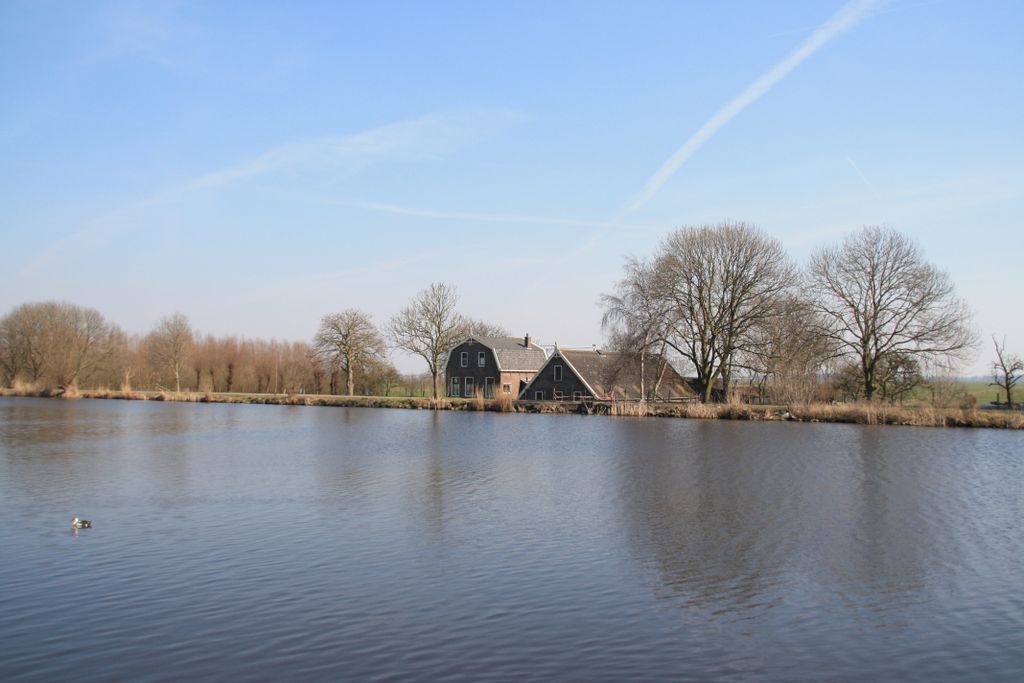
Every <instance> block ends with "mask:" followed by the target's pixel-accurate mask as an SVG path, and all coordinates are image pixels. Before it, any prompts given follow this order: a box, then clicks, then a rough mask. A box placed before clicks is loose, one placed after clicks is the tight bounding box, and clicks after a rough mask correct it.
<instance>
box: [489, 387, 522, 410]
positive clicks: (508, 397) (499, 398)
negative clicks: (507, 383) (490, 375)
mask: <svg viewBox="0 0 1024 683" xmlns="http://www.w3.org/2000/svg"><path fill="white" fill-rule="evenodd" d="M490 409H491V410H492V411H494V412H496V413H514V412H515V411H516V407H515V403H513V399H512V394H506V393H505V392H504V391H500V392H498V393H497V394H496V395H495V397H494V398H493V399H491V404H490Z"/></svg>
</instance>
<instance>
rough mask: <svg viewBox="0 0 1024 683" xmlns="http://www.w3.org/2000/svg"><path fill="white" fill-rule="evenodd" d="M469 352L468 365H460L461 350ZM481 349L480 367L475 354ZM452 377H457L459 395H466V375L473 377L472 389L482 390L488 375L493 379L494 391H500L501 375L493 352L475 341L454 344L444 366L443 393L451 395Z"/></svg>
mask: <svg viewBox="0 0 1024 683" xmlns="http://www.w3.org/2000/svg"><path fill="white" fill-rule="evenodd" d="M463 351H467V352H469V366H468V367H465V368H464V367H462V361H461V358H462V352H463ZM481 351H483V352H484V354H485V356H484V358H485V360H484V366H483V367H480V366H479V365H478V363H477V354H478V353H479V352H481ZM452 377H458V378H459V396H465V395H466V377H472V378H473V386H474V390H475V389H479V390H480V391H483V389H484V380H485V379H486V378H487V377H490V378H492V379H493V380H494V387H495V389H494V392H495V394H497V393H498V392H499V391H501V377H500V373H499V372H498V363H497V361H496V360H495V358H494V352H493V351H491V349H490V348H489V347H487V346H484V345H483V344H481V343H480V342H477V341H472V340H471V341H465V342H463V343H461V344H459V345H458V346H456V347H455V348H454V349H453V350H452V352H451V355H449V356H448V364H447V365H446V366H445V373H444V380H445V394H446V395H448V396H451V395H452V392H451V389H452Z"/></svg>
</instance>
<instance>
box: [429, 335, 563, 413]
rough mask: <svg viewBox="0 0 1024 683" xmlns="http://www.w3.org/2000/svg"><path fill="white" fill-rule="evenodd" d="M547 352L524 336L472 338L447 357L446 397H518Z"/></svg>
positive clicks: (542, 363)
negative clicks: (478, 394) (497, 395)
mask: <svg viewBox="0 0 1024 683" xmlns="http://www.w3.org/2000/svg"><path fill="white" fill-rule="evenodd" d="M547 358H548V356H547V352H546V351H545V350H544V349H542V348H541V347H539V346H537V345H536V344H534V343H533V340H532V339H531V338H530V335H526V336H525V337H474V336H471V337H469V338H468V339H466V340H465V341H464V342H462V343H461V344H459V345H457V346H456V347H455V348H453V349H452V350H451V351H450V352H449V354H448V364H447V365H446V366H445V378H446V381H447V383H448V395H449V396H464V397H467V398H470V397H473V396H475V395H476V394H477V392H480V393H481V394H482V395H483V397H484V398H494V396H495V395H496V393H497V392H498V391H500V392H502V393H505V394H511V395H512V396H513V397H515V396H518V395H519V392H520V391H521V390H522V388H523V387H524V386H526V383H527V382H529V381H530V380H531V379H533V376H534V375H535V374H536V373H537V371H538V370H540V368H541V366H542V365H544V361H546V360H547Z"/></svg>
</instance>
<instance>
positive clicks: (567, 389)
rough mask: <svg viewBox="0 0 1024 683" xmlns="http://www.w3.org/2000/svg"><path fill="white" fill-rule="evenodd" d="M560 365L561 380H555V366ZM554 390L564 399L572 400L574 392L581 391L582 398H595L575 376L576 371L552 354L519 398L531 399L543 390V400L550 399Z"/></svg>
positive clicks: (562, 359)
mask: <svg viewBox="0 0 1024 683" xmlns="http://www.w3.org/2000/svg"><path fill="white" fill-rule="evenodd" d="M556 365H560V366H562V381H560V382H556V381H555V366H556ZM555 390H557V391H560V392H562V394H563V397H562V398H563V399H564V400H570V401H571V400H572V398H573V393H574V392H577V391H578V392H581V393H582V394H583V397H584V398H597V397H596V396H594V395H593V394H592V393H590V390H589V389H587V387H586V385H584V384H583V382H582V380H580V378H579V377H577V376H576V373H574V372H573V371H572V368H570V367H569V364H568V363H566V362H565V359H564V358H562V357H560V356H553V357H551V358H550V359H548V362H547V363H546V364H545V365H544V367H543V368H541V370H540V372H538V373H537V377H536V378H535V379H534V381H533V383H532V384H531V385H530V386H529V387H527V389H526V393H524V394H523V395H522V396H521V397H520V398H522V399H523V400H529V401H533V400H535V399H534V397H535V396H536V394H537V392H538V391H542V392H544V396H543V400H545V401H551V400H553V398H554V392H555Z"/></svg>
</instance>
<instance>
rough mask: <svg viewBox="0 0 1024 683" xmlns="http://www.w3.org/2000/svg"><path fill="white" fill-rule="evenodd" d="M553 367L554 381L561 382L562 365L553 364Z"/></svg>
mask: <svg viewBox="0 0 1024 683" xmlns="http://www.w3.org/2000/svg"><path fill="white" fill-rule="evenodd" d="M553 367H554V369H555V381H556V382H561V381H562V366H561V365H555V366H553Z"/></svg>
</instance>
